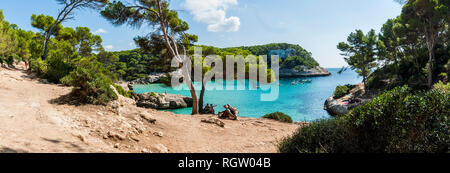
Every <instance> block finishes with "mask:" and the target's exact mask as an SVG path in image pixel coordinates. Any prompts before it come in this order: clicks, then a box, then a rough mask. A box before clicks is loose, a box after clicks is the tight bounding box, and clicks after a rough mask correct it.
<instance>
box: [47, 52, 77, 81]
mask: <svg viewBox="0 0 450 173" xmlns="http://www.w3.org/2000/svg"><path fill="white" fill-rule="evenodd" d="M46 61H47V64H48V65H47V73H46V75H45V78H47V79H48V80H49V81H50V82H53V83H60V80H61V78H63V77H65V76H67V75H68V74H69V73H70V72H72V71H73V69H74V68H73V66H72V65H71V64H70V63H68V62H66V61H65V60H64V59H62V58H61V57H55V56H50V57H48V59H47V60H46Z"/></svg>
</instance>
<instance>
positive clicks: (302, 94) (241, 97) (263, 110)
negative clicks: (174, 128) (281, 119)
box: [134, 68, 362, 121]
mask: <svg viewBox="0 0 450 173" xmlns="http://www.w3.org/2000/svg"><path fill="white" fill-rule="evenodd" d="M327 70H328V71H330V72H331V73H332V75H331V76H327V77H307V78H289V79H281V80H280V81H279V82H280V86H279V96H278V98H277V99H276V100H275V101H261V99H260V96H261V94H267V93H269V92H270V90H267V88H266V87H264V86H263V87H261V88H258V89H253V90H251V89H250V87H252V86H253V85H249V82H248V81H247V80H245V82H244V81H227V83H226V85H231V86H233V85H234V86H240V87H243V86H244V83H245V86H246V87H245V90H237V89H235V90H231V91H230V90H207V91H206V94H205V105H206V103H208V104H213V105H217V107H215V110H216V112H217V111H223V107H222V106H223V105H225V104H230V105H232V106H234V107H237V108H238V109H239V116H243V117H261V116H263V115H265V114H268V113H272V112H277V111H280V112H284V113H286V114H288V115H290V116H291V117H292V118H293V119H294V121H314V120H318V119H324V118H329V117H330V115H329V114H328V113H327V112H326V111H325V110H324V109H323V105H324V102H325V100H326V99H327V98H328V97H330V96H331V95H332V93H333V91H334V89H335V88H336V86H337V85H344V84H356V83H359V82H361V81H362V78H360V77H358V75H357V74H356V73H355V72H354V71H351V70H347V71H345V72H343V73H342V74H337V72H338V71H339V69H338V68H330V69H327ZM302 79H310V80H312V82H311V83H305V84H298V85H292V84H291V83H292V82H294V81H298V80H302ZM233 82H234V84H233ZM195 85H196V89H200V83H196V84H195ZM208 86H214V82H211V83H209V84H208ZM180 88H184V90H183V89H182V90H179V89H180ZM252 88H253V87H252ZM134 90H135V92H136V93H146V92H157V93H164V92H167V93H171V94H179V95H184V96H190V92H189V90H187V86H185V85H184V86H178V87H175V88H172V87H166V86H165V85H163V84H151V85H136V86H135V87H134ZM197 93H199V92H197ZM191 110H192V109H191V108H185V109H175V110H169V111H171V112H174V113H176V114H187V115H189V114H190V113H191Z"/></svg>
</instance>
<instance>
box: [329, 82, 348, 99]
mask: <svg viewBox="0 0 450 173" xmlns="http://www.w3.org/2000/svg"><path fill="white" fill-rule="evenodd" d="M349 91H350V88H348V87H347V86H345V85H339V86H337V87H336V90H334V93H333V97H334V98H335V99H337V98H341V97H343V96H345V95H347V94H348V93H349Z"/></svg>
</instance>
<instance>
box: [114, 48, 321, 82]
mask: <svg viewBox="0 0 450 173" xmlns="http://www.w3.org/2000/svg"><path fill="white" fill-rule="evenodd" d="M197 46H200V47H202V48H203V49H202V51H203V55H204V56H206V55H213V54H215V55H220V56H223V57H224V56H226V55H243V56H247V55H250V54H253V55H268V57H270V55H278V56H280V58H281V59H280V68H281V70H282V72H284V71H288V73H294V75H290V74H289V75H286V76H298V75H297V73H302V74H303V73H304V72H305V71H308V70H311V69H315V68H316V67H318V66H319V63H317V61H316V60H314V58H313V57H312V55H311V53H310V52H308V51H306V50H305V49H303V48H302V47H301V46H299V45H294V44H287V43H272V44H266V45H257V46H242V47H230V48H217V47H213V46H205V45H197ZM112 53H113V54H114V55H115V56H117V57H118V58H117V59H118V60H117V61H116V62H117V63H115V66H114V67H112V68H110V69H114V70H112V71H119V72H121V73H120V74H122V75H121V76H120V77H121V78H123V79H125V80H129V81H131V80H135V79H139V78H145V77H147V76H148V74H150V73H152V72H169V71H171V70H173V69H171V68H170V67H169V64H170V59H167V58H160V57H161V55H152V54H151V53H146V52H144V51H142V50H141V49H134V50H127V51H118V52H112ZM188 53H189V54H193V53H194V49H193V47H191V49H189V50H188ZM268 63H269V66H270V61H269V62H268ZM283 74H284V73H281V75H282V76H283Z"/></svg>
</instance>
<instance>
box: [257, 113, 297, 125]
mask: <svg viewBox="0 0 450 173" xmlns="http://www.w3.org/2000/svg"><path fill="white" fill-rule="evenodd" d="M263 118H267V119H272V120H277V121H281V122H285V123H292V122H293V121H292V118H291V117H290V116H289V115H286V114H285V113H283V112H274V113H270V114H267V115H264V116H263Z"/></svg>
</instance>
